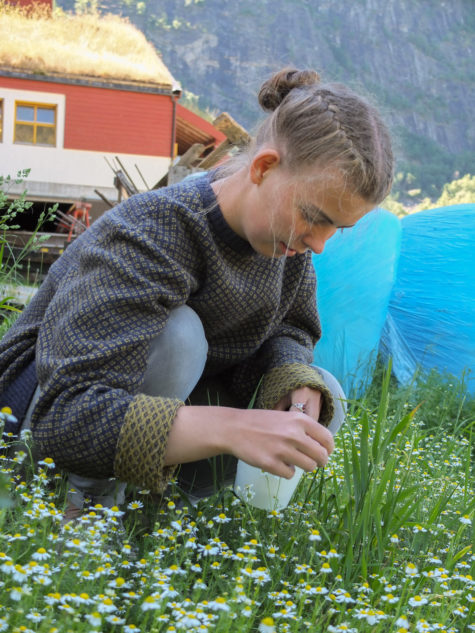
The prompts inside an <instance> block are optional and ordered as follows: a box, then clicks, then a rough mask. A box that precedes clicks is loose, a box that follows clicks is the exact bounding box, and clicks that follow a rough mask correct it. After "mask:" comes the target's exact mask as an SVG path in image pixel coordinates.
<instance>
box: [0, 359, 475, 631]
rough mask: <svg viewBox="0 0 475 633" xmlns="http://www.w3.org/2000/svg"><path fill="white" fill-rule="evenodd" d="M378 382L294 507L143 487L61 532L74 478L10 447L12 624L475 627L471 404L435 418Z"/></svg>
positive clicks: (27, 627)
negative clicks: (193, 498) (185, 497)
mask: <svg viewBox="0 0 475 633" xmlns="http://www.w3.org/2000/svg"><path fill="white" fill-rule="evenodd" d="M433 380H435V379H434V378H433ZM377 383H378V384H377V385H376V384H375V385H373V387H372V390H370V392H371V397H369V396H368V397H367V398H364V399H362V400H360V401H359V402H354V403H352V405H351V407H350V412H349V416H348V420H347V423H346V424H345V426H344V427H343V429H342V430H341V431H340V433H339V434H338V436H337V438H336V449H335V451H334V453H333V455H332V457H331V460H330V462H329V464H328V465H327V466H326V467H325V468H323V469H319V470H317V471H315V472H314V473H310V474H307V475H306V476H305V477H304V478H303V480H302V483H301V484H300V486H299V488H298V490H297V493H296V496H295V497H294V500H293V502H292V504H291V505H290V506H289V507H288V508H286V509H285V510H282V511H272V512H266V511H264V510H257V509H255V508H252V506H250V505H247V504H245V503H243V502H242V501H241V500H239V499H237V498H236V497H235V496H234V494H233V492H232V490H230V489H225V490H223V491H221V492H220V493H217V494H216V495H215V496H213V497H212V498H209V499H206V500H202V501H200V502H199V503H198V505H196V506H192V505H191V504H189V505H183V501H182V497H181V496H180V494H179V492H178V491H177V490H176V488H175V487H173V486H172V487H171V488H170V491H169V494H168V495H167V496H164V497H163V498H161V499H157V498H156V497H154V496H153V495H151V494H150V493H149V492H148V491H147V490H137V489H130V490H129V498H128V501H127V504H126V507H124V508H121V509H119V508H112V509H101V508H98V507H95V508H91V509H90V511H89V513H88V514H86V515H85V516H84V517H83V518H82V519H81V520H80V521H79V522H77V523H76V524H72V523H70V524H68V525H66V526H65V527H61V519H62V510H63V508H64V504H65V483H64V478H63V477H62V475H61V473H59V472H56V469H55V467H54V464H53V462H52V460H50V459H44V460H42V461H40V463H39V464H37V465H36V466H35V465H34V463H33V461H32V458H31V455H30V446H31V441H30V440H29V439H28V438H24V440H25V441H24V444H19V443H11V444H10V448H9V449H8V450H7V449H5V448H4V451H3V454H2V457H1V459H0V461H1V472H2V473H3V479H4V487H5V490H4V495H3V499H4V502H3V503H4V506H5V507H3V508H1V509H0V569H1V575H0V578H1V580H0V631H9V632H10V631H11V632H13V633H17V632H22V633H28V632H30V631H35V632H42V633H43V632H44V633H46V632H48V633H52V632H63V631H64V632H66V631H74V632H75V633H76V632H88V633H89V632H91V631H101V632H109V631H110V632H112V631H114V632H115V631H117V632H124V633H131V632H135V633H136V632H137V631H142V632H143V633H145V632H146V631H147V632H152V633H155V632H156V633H158V632H162V631H163V632H165V631H167V632H168V631H182V630H187V631H189V632H190V633H192V632H193V633H194V632H195V631H196V632H198V631H200V632H201V631H217V632H225V631H232V632H234V631H236V632H239V633H240V632H245V631H246V632H247V631H249V632H250V631H258V632H260V633H271V632H273V631H278V632H284V631H289V632H290V631H291V632H303V631H329V632H330V633H333V632H336V631H346V632H347V633H348V632H349V631H350V632H356V631H358V632H359V631H374V632H375V633H378V632H382V631H384V632H386V631H397V632H399V633H404V632H405V631H410V632H419V631H447V632H449V631H450V632H458V633H462V632H465V631H473V630H475V619H474V605H475V580H474V578H475V574H474V567H475V555H474V552H473V550H472V546H473V542H474V536H475V521H474V511H475V500H474V491H473V461H472V460H473V454H474V453H473V425H474V422H475V417H472V411H473V409H471V408H470V406H467V402H463V401H462V402H458V401H453V402H452V406H451V407H450V409H448V410H446V411H445V418H443V417H441V414H439V417H438V420H437V422H438V423H437V424H433V423H432V422H431V423H430V424H428V423H427V421H426V420H425V419H424V417H425V412H424V411H425V409H424V403H421V404H420V406H419V407H417V406H413V405H412V404H411V403H410V402H409V401H408V400H407V399H406V400H404V401H403V400H401V393H402V394H403V395H404V396H407V392H401V390H400V389H398V388H397V387H395V386H394V385H392V383H391V379H390V372H389V371H386V372H384V373H383V374H382V377H381V378H380V379H379V380H378V381H377ZM439 383H440V381H439ZM447 388H448V387H447ZM434 390H435V382H434ZM376 392H379V400H378V401H377V402H376V401H374V393H376ZM426 396H427V398H429V396H428V394H426ZM438 398H439V395H436V399H438ZM447 399H449V400H450V394H449V393H447ZM427 402H428V400H427V399H426V404H427ZM429 408H430V407H429ZM441 410H442V409H441ZM426 411H428V409H427V407H426ZM454 418H457V420H454ZM0 498H1V497H0ZM6 501H8V502H9V504H10V505H7V504H6ZM0 503H1V502H0Z"/></svg>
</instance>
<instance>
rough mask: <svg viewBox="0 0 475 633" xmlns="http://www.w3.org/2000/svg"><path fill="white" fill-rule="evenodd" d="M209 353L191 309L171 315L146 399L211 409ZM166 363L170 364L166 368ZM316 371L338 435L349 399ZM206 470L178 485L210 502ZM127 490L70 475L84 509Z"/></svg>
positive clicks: (153, 359)
mask: <svg viewBox="0 0 475 633" xmlns="http://www.w3.org/2000/svg"><path fill="white" fill-rule="evenodd" d="M190 349H193V355H190V353H189V352H190ZM207 353H208V342H207V341H206V337H205V333H204V329H203V325H202V323H201V320H200V318H199V317H198V315H197V314H196V312H194V310H192V309H191V308H190V307H188V306H186V305H184V306H180V307H179V308H176V309H175V310H172V312H171V313H170V317H169V319H168V321H167V325H166V326H165V328H164V330H163V332H162V333H161V334H160V335H159V336H157V338H156V339H154V340H153V341H152V344H151V346H150V351H149V356H148V361H147V368H146V371H145V375H144V382H143V385H142V389H141V391H142V393H144V394H146V395H150V396H162V397H168V398H179V399H180V400H183V401H184V400H186V399H187V398H189V397H190V395H191V396H192V398H191V400H192V402H193V403H194V404H207V401H206V384H205V385H198V383H199V381H200V378H201V375H202V373H203V370H204V367H205V364H206V358H207ZM164 359H166V361H165V362H164ZM317 370H318V372H319V373H320V374H321V376H322V378H323V380H324V382H325V384H326V385H327V387H328V388H329V389H330V391H331V392H332V395H333V398H334V401H335V414H334V416H333V419H332V420H331V422H330V425H329V429H330V431H331V432H332V433H333V435H335V433H336V432H337V431H338V429H339V428H340V426H341V425H342V424H343V422H344V420H345V415H346V402H345V400H346V396H345V394H344V392H343V389H342V387H341V385H340V383H339V382H338V381H337V379H336V378H335V377H334V376H333V375H332V374H330V372H328V371H326V370H325V369H320V368H319V367H317ZM197 385H198V387H197ZM195 387H197V389H195ZM192 392H193V394H192ZM38 396H39V391H38V390H37V393H35V395H34V396H33V399H32V403H31V405H30V408H29V410H28V412H27V415H26V419H25V424H24V425H23V428H28V427H29V423H30V418H31V412H32V410H33V407H34V405H35V402H36V400H37V398H38ZM221 403H223V402H222V401H221ZM231 406H232V405H231ZM235 462H236V460H235V458H233V457H228V456H227V457H226V467H225V471H226V472H225V473H224V475H223V478H222V479H223V481H222V483H224V484H226V483H230V482H231V481H232V477H233V475H234V470H235ZM206 468H209V467H208V461H207V460H201V461H200V462H193V463H191V464H185V465H184V466H182V469H181V470H183V475H182V479H181V481H180V475H179V477H178V481H179V484H180V485H182V487H183V488H184V490H185V492H187V493H189V494H190V493H192V494H193V495H194V496H197V497H202V496H207V495H208V494H211V493H212V492H213V485H214V483H215V482H210V481H209V473H206V472H204V470H205V469H206ZM180 472H181V471H180ZM197 474H198V475H197ZM125 486H126V484H125V483H122V482H119V481H117V480H116V479H114V478H111V479H93V478H90V477H84V476H82V475H77V474H75V473H70V474H69V487H70V491H69V493H68V499H69V501H71V502H72V503H73V504H74V505H75V506H77V507H80V508H82V507H83V506H84V499H85V497H88V498H90V499H91V503H92V505H95V504H101V505H102V506H104V507H111V506H113V505H120V504H121V503H123V502H124V498H125Z"/></svg>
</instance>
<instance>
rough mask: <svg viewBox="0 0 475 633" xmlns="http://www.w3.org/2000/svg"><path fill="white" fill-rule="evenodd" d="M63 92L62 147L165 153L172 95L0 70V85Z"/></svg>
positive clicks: (151, 154) (158, 154) (103, 150)
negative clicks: (25, 76)
mask: <svg viewBox="0 0 475 633" xmlns="http://www.w3.org/2000/svg"><path fill="white" fill-rule="evenodd" d="M2 86H3V87H4V88H11V89H17V90H34V91H39V92H54V93H56V94H58V93H59V94H64V95H65V96H66V106H65V110H66V111H65V130H64V148H65V149H75V150H89V151H97V152H118V153H124V154H141V155H145V156H170V145H171V133H172V129H171V128H172V99H171V97H169V96H167V95H160V94H149V93H145V92H132V91H127V90H116V89H108V88H100V87H96V86H78V85H69V84H61V83H55V82H48V81H35V80H31V79H19V78H14V77H2V76H0V87H2Z"/></svg>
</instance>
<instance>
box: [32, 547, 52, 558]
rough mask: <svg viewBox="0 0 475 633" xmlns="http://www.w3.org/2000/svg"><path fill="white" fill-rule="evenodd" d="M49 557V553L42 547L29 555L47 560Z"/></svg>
mask: <svg viewBox="0 0 475 633" xmlns="http://www.w3.org/2000/svg"><path fill="white" fill-rule="evenodd" d="M50 557H51V554H49V553H48V552H47V551H46V550H45V548H44V547H40V548H39V549H37V550H36V552H35V553H34V554H32V555H31V558H32V559H33V560H48V558H50Z"/></svg>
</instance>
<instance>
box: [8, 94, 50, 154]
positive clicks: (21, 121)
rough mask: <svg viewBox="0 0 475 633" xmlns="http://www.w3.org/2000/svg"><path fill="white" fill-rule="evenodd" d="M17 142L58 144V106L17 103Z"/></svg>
mask: <svg viewBox="0 0 475 633" xmlns="http://www.w3.org/2000/svg"><path fill="white" fill-rule="evenodd" d="M15 143H28V144H31V145H49V146H53V147H54V146H55V145H56V106H50V105H43V104H41V105H40V104H36V103H23V102H17V103H16V104H15Z"/></svg>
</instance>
